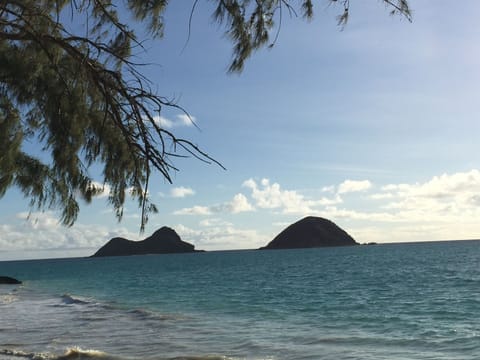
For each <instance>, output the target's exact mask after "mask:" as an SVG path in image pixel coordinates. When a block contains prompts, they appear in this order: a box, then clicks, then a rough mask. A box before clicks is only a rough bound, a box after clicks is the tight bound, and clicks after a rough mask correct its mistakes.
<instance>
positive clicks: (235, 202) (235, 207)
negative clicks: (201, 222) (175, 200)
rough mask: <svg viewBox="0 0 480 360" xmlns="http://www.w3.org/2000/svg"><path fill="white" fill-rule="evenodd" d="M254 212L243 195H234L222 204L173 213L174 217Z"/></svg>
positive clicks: (185, 209) (195, 207)
mask: <svg viewBox="0 0 480 360" xmlns="http://www.w3.org/2000/svg"><path fill="white" fill-rule="evenodd" d="M248 211H255V208H254V207H253V206H252V204H250V203H249V201H248V199H247V198H246V197H245V195H243V194H236V195H235V196H234V197H233V199H232V200H231V201H228V202H226V203H223V204H216V205H211V206H199V205H197V206H193V207H190V208H184V209H180V210H177V211H175V212H174V215H212V214H222V213H230V214H238V213H241V212H248Z"/></svg>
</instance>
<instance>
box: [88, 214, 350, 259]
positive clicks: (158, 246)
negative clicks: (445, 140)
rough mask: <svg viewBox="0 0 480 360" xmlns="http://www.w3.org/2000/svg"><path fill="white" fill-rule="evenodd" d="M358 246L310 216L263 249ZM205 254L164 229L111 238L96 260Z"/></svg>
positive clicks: (329, 223)
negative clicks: (143, 236)
mask: <svg viewBox="0 0 480 360" xmlns="http://www.w3.org/2000/svg"><path fill="white" fill-rule="evenodd" d="M352 245H358V243H357V242H356V241H355V240H354V239H353V238H352V237H351V236H350V235H349V234H348V233H347V232H346V231H345V230H343V229H341V228H340V227H338V226H337V225H336V224H335V223H333V222H332V221H330V220H328V219H325V218H321V217H315V216H308V217H306V218H303V219H301V220H299V221H297V222H296V223H294V224H292V225H290V226H288V227H287V228H286V229H285V230H283V231H282V232H281V233H279V234H278V235H277V236H276V237H275V238H274V239H273V240H272V241H271V242H269V243H268V244H267V245H266V246H264V247H261V248H260V250H271V249H299V248H316V247H329V246H352ZM191 252H203V250H195V246H194V245H192V244H190V243H188V242H185V241H183V240H182V239H181V238H180V236H179V235H178V234H177V233H176V232H175V230H173V229H172V228H170V227H167V226H164V227H162V228H160V229H159V230H157V231H155V232H154V233H153V234H152V235H151V236H149V237H147V238H146V239H144V240H142V241H132V240H128V239H125V238H122V237H115V238H112V239H110V240H109V241H108V242H107V243H106V244H105V245H104V246H102V247H101V248H100V249H99V250H98V251H97V252H96V253H95V254H93V255H92V257H102V256H126V255H147V254H171V253H191Z"/></svg>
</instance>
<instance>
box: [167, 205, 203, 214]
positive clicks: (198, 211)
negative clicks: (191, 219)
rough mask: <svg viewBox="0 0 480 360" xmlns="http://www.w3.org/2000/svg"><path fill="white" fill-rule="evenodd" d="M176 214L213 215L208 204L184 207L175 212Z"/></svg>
mask: <svg viewBox="0 0 480 360" xmlns="http://www.w3.org/2000/svg"><path fill="white" fill-rule="evenodd" d="M173 214H174V215H211V214H212V211H211V210H210V208H209V207H208V206H199V205H196V206H192V207H190V208H183V209H180V210H177V211H175V212H174V213H173Z"/></svg>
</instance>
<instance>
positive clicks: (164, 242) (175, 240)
mask: <svg viewBox="0 0 480 360" xmlns="http://www.w3.org/2000/svg"><path fill="white" fill-rule="evenodd" d="M196 251H197V250H195V246H194V245H192V244H189V243H187V242H185V241H182V240H181V239H180V236H178V234H177V233H176V232H175V230H173V229H171V228H169V227H166V226H164V227H162V228H161V229H159V230H157V231H155V232H154V233H153V234H152V235H151V236H149V237H147V238H146V239H145V240H142V241H132V240H128V239H124V238H121V237H116V238H113V239H110V241H109V242H107V243H106V244H105V245H104V246H102V247H101V248H100V249H99V250H98V251H97V252H96V253H95V254H93V255H92V257H100V256H125V255H146V254H170V253H188V252H196Z"/></svg>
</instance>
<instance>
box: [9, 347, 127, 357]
mask: <svg viewBox="0 0 480 360" xmlns="http://www.w3.org/2000/svg"><path fill="white" fill-rule="evenodd" d="M2 355H3V356H8V357H11V358H24V359H31V360H94V359H102V360H120V359H121V358H118V357H114V356H112V355H109V354H107V353H104V352H103V351H99V350H84V349H81V348H79V347H72V348H68V349H67V350H66V351H65V353H64V354H61V355H56V354H52V353H35V352H27V351H22V350H11V349H0V358H1V356H2Z"/></svg>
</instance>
